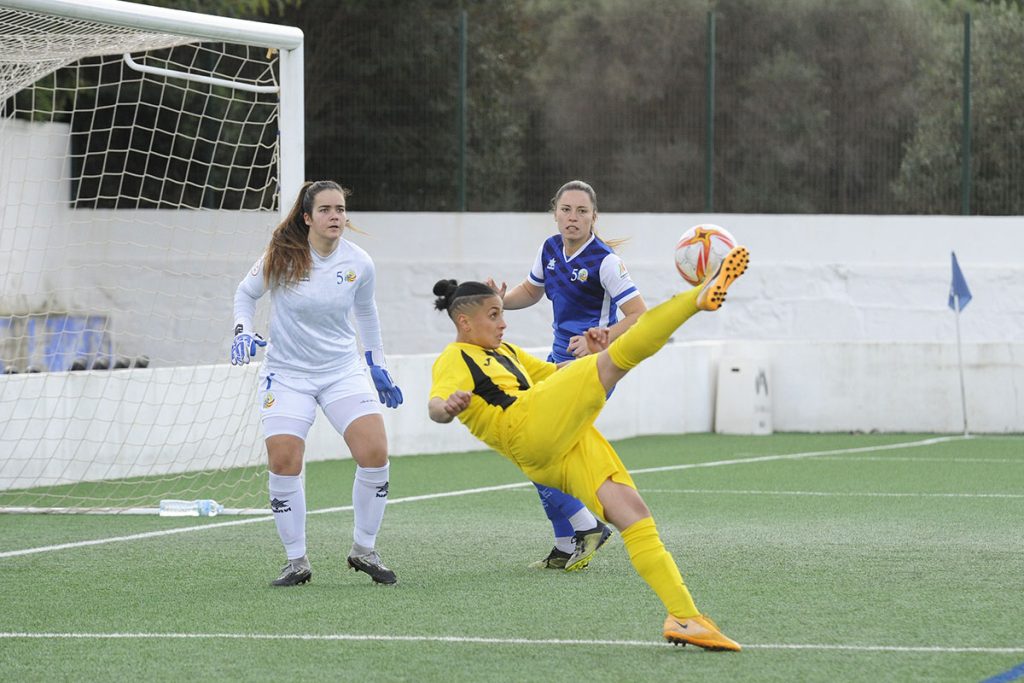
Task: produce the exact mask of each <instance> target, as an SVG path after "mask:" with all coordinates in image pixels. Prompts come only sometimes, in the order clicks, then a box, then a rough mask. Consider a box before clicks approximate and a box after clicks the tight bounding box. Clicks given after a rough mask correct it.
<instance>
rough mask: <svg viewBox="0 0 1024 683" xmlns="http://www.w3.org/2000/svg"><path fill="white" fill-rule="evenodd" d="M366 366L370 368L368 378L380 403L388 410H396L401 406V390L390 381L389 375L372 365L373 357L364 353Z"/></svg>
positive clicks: (393, 381)
mask: <svg viewBox="0 0 1024 683" xmlns="http://www.w3.org/2000/svg"><path fill="white" fill-rule="evenodd" d="M366 364H367V365H369V366H370V377H371V378H372V379H373V386H375V387H377V394H378V395H379V396H380V402H381V403H383V404H384V405H386V406H387V407H388V408H397V407H398V406H400V405H402V390H401V389H399V388H398V385H397V384H395V380H393V379H391V373H389V372H388V371H387V370H386V369H384V368H382V367H381V366H379V365H374V364H373V355H372V354H371V353H370V352H369V351H367V352H366Z"/></svg>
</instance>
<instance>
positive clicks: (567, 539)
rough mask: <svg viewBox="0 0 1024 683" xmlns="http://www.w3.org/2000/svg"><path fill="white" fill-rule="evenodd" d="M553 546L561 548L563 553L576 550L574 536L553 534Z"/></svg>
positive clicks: (570, 552)
mask: <svg viewBox="0 0 1024 683" xmlns="http://www.w3.org/2000/svg"><path fill="white" fill-rule="evenodd" d="M555 547H556V548H558V549H559V550H561V551H562V552H563V553H569V554H570V555H572V551H574V550H576V537H575V536H555Z"/></svg>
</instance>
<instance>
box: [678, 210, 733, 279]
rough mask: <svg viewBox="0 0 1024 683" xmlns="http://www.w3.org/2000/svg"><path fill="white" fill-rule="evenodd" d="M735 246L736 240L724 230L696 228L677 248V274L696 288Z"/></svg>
mask: <svg viewBox="0 0 1024 683" xmlns="http://www.w3.org/2000/svg"><path fill="white" fill-rule="evenodd" d="M735 246H736V238H735V237H733V236H732V235H731V234H730V233H729V231H728V230H726V229H725V228H723V227H721V226H719V225H712V224H711V223H704V224H702V225H695V226H693V227H692V228H690V229H689V230H687V231H686V232H684V233H683V235H682V237H680V238H679V242H678V243H677V244H676V270H678V271H679V274H680V275H682V276H683V279H684V280H686V281H687V282H689V283H690V284H691V285H693V286H694V287H696V286H697V285H699V284H700V283H702V282H704V280H706V279H707V278H708V276H709V275H711V274H712V273H714V272H715V270H716V269H717V268H718V266H719V264H720V263H722V259H724V258H725V256H726V254H728V253H729V252H730V251H732V248H733V247H735Z"/></svg>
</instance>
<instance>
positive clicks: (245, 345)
mask: <svg viewBox="0 0 1024 683" xmlns="http://www.w3.org/2000/svg"><path fill="white" fill-rule="evenodd" d="M241 327H242V326H241V325H239V326H238V327H236V328H235V340H234V341H233V342H232V343H231V364H232V365H246V364H247V363H248V362H249V359H250V358H252V357H253V356H255V355H256V347H258V346H266V345H267V342H266V341H265V340H264V339H263V337H261V336H260V335H258V334H249V333H248V332H242V331H241Z"/></svg>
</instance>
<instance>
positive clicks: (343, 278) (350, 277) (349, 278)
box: [338, 268, 357, 284]
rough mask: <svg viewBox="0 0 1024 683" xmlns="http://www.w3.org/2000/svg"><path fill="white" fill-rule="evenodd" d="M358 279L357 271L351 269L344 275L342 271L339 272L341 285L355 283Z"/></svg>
mask: <svg viewBox="0 0 1024 683" xmlns="http://www.w3.org/2000/svg"><path fill="white" fill-rule="evenodd" d="M356 277H357V276H356V271H354V270H352V269H351V268H349V269H348V270H346V271H345V272H344V273H343V272H341V271H340V270H339V271H338V283H339V284H340V283H341V282H355V281H356Z"/></svg>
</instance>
